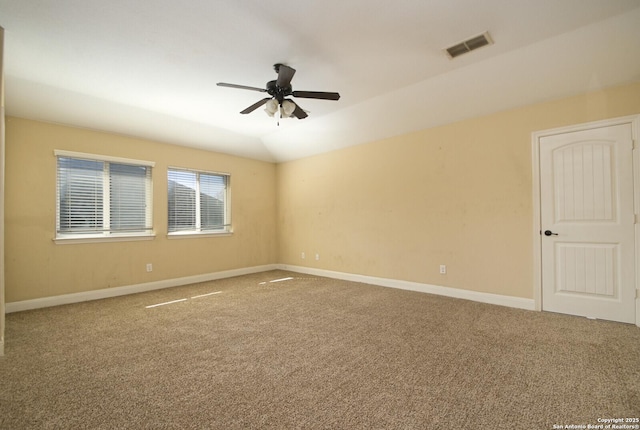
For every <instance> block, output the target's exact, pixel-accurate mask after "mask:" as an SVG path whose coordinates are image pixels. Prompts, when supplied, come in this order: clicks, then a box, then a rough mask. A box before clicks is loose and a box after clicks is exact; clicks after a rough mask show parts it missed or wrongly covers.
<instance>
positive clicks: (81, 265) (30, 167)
mask: <svg viewBox="0 0 640 430" xmlns="http://www.w3.org/2000/svg"><path fill="white" fill-rule="evenodd" d="M55 149H63V150H69V151H78V152H87V153H94V154H104V155H110V156H117V157H124V158H133V159H140V160H148V161H154V162H155V163H156V165H155V167H154V170H153V214H154V222H153V224H154V229H155V232H156V234H157V236H156V238H155V239H154V240H151V241H137V242H115V243H90V244H64V245H60V244H55V243H54V242H53V241H52V239H53V237H54V235H55V213H56V197H55V195H56V158H55V156H54V153H53V151H54V150H55ZM169 165H170V166H177V167H186V168H192V169H201V170H208V171H216V172H225V173H230V174H231V205H232V206H231V211H232V223H233V229H234V234H233V235H232V236H227V237H200V238H183V239H167V234H166V233H167V197H166V193H167V176H166V175H167V174H166V172H167V166H169ZM275 180H276V167H275V165H274V164H272V163H265V162H260V161H254V160H248V159H243V158H239V157H233V156H229V155H222V154H216V153H212V152H206V151H201V150H196V149H190V148H186V147H181V146H173V145H166V144H161V143H155V142H150V141H145V140H140V139H133V138H128V137H123V136H119V135H113V134H108V133H100V132H95V131H90V130H84V129H77V128H71V127H64V126H60V125H54V124H47V123H41V122H36V121H29V120H24V119H19V118H11V117H10V118H7V121H6V201H5V203H6V300H7V302H15V301H21V300H27V299H34V298H40V297H48V296H55V295H60V294H67V293H76V292H82V291H89V290H96V289H101V288H109V287H117V286H125V285H134V284H139V283H144V282H151V281H157V280H165V279H174V278H180V277H185V276H192V275H199V274H207V273H213V272H219V271H223V270H230V269H237V268H245V267H253V266H260V265H264V264H273V263H276V252H277V247H276V233H275V230H276V223H275V216H276V196H275V190H276V186H275ZM146 263H152V264H153V271H152V272H151V273H147V272H146Z"/></svg>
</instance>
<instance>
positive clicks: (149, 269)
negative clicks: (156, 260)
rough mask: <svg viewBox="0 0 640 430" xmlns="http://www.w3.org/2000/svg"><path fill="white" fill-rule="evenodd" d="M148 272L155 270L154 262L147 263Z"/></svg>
mask: <svg viewBox="0 0 640 430" xmlns="http://www.w3.org/2000/svg"><path fill="white" fill-rule="evenodd" d="M147 272H153V264H151V263H147Z"/></svg>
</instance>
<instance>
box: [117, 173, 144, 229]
mask: <svg viewBox="0 0 640 430" xmlns="http://www.w3.org/2000/svg"><path fill="white" fill-rule="evenodd" d="M108 167H109V190H110V196H109V226H110V230H111V231H112V232H127V231H144V230H150V229H151V223H150V222H149V221H150V220H151V217H149V216H147V203H148V202H149V201H150V200H151V196H150V193H151V187H148V186H147V184H148V183H149V182H150V181H151V169H150V168H149V167H147V166H135V165H128V164H116V163H109V164H108Z"/></svg>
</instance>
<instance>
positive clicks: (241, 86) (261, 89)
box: [216, 82, 267, 93]
mask: <svg viewBox="0 0 640 430" xmlns="http://www.w3.org/2000/svg"><path fill="white" fill-rule="evenodd" d="M216 85H218V86H219V87H228V88H238V89H241V90H251V91H259V92H261V93H266V92H267V90H265V89H264V88H257V87H248V86H246V85H236V84H227V83H226V82H218V83H217V84H216Z"/></svg>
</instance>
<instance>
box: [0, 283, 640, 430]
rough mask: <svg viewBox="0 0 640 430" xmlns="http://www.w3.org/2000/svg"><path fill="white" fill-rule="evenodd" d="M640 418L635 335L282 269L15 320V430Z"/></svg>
mask: <svg viewBox="0 0 640 430" xmlns="http://www.w3.org/2000/svg"><path fill="white" fill-rule="evenodd" d="M638 417H640V329H638V327H635V326H632V325H625V324H619V323H612V322H606V321H594V320H588V319H584V318H577V317H571V316H566V315H559V314H552V313H546V312H532V311H524V310H519V309H512V308H507V307H501V306H493V305H487V304H481V303H475V302H471V301H465V300H458V299H452V298H446V297H440V296H434V295H429V294H423V293H417V292H411V291H403V290H396V289H391V288H384V287H378V286H372V285H366V284H360V283H354V282H346V281H340V280H335V279H328V278H322V277H315V276H306V275H300V274H296V273H290V272H284V271H272V272H264V273H258V274H253V275H246V276H241V277H236V278H230V279H224V280H218V281H212V282H205V283H200V284H194V285H188V286H183V287H176V288H169V289H164V290H159V291H153V292H148V293H142V294H135V295H130V296H124V297H116V298H111V299H105V300H99V301H92V302H85V303H78V304H73V305H65V306H58V307H52V308H46V309H38V310H32V311H25V312H18V313H12V314H8V315H7V318H6V344H5V357H3V358H0V428H2V429H35V428H37V429H447V430H449V429H510V430H512V429H554V428H565V427H564V426H566V425H577V426H579V425H585V427H586V426H587V425H588V424H591V425H598V424H603V421H602V420H606V419H625V418H629V419H631V421H630V425H635V424H638V423H633V421H632V420H633V419H637V418H638ZM599 420H600V421H599ZM620 424H624V423H620ZM554 426H562V427H554ZM603 428H604V427H603ZM630 428H633V427H630Z"/></svg>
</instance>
